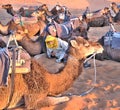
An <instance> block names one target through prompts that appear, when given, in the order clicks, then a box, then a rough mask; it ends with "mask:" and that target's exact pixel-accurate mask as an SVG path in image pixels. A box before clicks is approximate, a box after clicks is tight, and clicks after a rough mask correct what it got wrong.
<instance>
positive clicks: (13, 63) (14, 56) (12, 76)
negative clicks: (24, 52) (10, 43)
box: [3, 48, 16, 110]
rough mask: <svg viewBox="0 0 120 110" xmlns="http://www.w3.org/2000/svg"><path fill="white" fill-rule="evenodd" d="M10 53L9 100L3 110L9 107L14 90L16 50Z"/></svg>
mask: <svg viewBox="0 0 120 110" xmlns="http://www.w3.org/2000/svg"><path fill="white" fill-rule="evenodd" d="M12 51H13V58H12V74H11V89H10V96H9V100H8V103H7V105H6V107H5V108H4V109H3V110H7V108H8V107H9V105H10V103H11V101H12V97H13V94H14V89H15V83H14V78H15V70H16V67H15V66H16V48H14V49H13V50H12Z"/></svg>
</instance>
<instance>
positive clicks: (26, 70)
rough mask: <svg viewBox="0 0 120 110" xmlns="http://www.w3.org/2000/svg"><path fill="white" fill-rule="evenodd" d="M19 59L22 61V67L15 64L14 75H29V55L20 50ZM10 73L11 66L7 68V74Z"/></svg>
mask: <svg viewBox="0 0 120 110" xmlns="http://www.w3.org/2000/svg"><path fill="white" fill-rule="evenodd" d="M20 58H21V59H22V60H24V63H23V64H22V65H18V64H17V63H16V70H15V73H19V74H26V73H29V72H30V71H31V60H30V59H31V57H30V55H29V54H28V53H27V52H26V51H24V50H22V52H21V54H20ZM11 73H12V65H11V66H10V68H9V74H11Z"/></svg>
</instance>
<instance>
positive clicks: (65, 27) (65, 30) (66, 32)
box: [54, 21, 72, 38]
mask: <svg viewBox="0 0 120 110" xmlns="http://www.w3.org/2000/svg"><path fill="white" fill-rule="evenodd" d="M54 24H55V27H56V30H57V34H58V37H60V38H68V37H69V36H70V32H71V31H72V25H71V22H70V21H69V22H65V23H63V24H58V23H56V22H54Z"/></svg>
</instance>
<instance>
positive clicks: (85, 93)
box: [68, 52, 97, 97]
mask: <svg viewBox="0 0 120 110" xmlns="http://www.w3.org/2000/svg"><path fill="white" fill-rule="evenodd" d="M95 55H96V52H95V53H94V54H93V55H91V56H90V57H88V58H87V59H86V60H85V61H84V63H85V62H87V61H89V60H90V59H92V58H93V62H94V81H93V87H92V88H91V89H89V90H87V91H85V92H83V93H81V94H80V95H79V96H81V97H82V96H84V95H87V94H89V93H90V92H92V91H93V89H95V85H96V76H97V70H96V62H95ZM72 95H76V94H72V93H69V94H68V96H72Z"/></svg>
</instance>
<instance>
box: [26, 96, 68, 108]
mask: <svg viewBox="0 0 120 110" xmlns="http://www.w3.org/2000/svg"><path fill="white" fill-rule="evenodd" d="M68 100H69V98H68V97H67V96H64V97H45V95H43V96H41V95H40V94H29V95H25V106H26V107H27V109H28V110H29V109H39V108H41V107H45V106H50V105H56V104H60V103H63V102H65V101H68Z"/></svg>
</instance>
